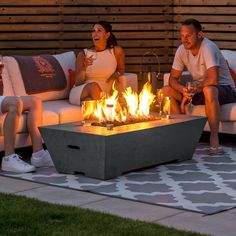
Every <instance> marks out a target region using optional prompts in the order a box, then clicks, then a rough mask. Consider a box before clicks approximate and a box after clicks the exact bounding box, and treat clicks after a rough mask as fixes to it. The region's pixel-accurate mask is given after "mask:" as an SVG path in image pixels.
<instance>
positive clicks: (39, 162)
mask: <svg viewBox="0 0 236 236" xmlns="http://www.w3.org/2000/svg"><path fill="white" fill-rule="evenodd" d="M31 164H32V165H33V166H35V167H49V166H54V164H53V161H52V158H51V156H50V154H49V152H48V150H44V153H43V155H41V156H40V157H35V156H34V155H32V157H31Z"/></svg>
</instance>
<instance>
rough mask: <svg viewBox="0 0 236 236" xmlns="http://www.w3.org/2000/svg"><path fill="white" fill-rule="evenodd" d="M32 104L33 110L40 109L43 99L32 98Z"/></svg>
mask: <svg viewBox="0 0 236 236" xmlns="http://www.w3.org/2000/svg"><path fill="white" fill-rule="evenodd" d="M29 98H30V104H31V107H32V108H37V109H38V108H39V107H41V106H42V101H41V99H39V98H37V97H35V96H30V97H29Z"/></svg>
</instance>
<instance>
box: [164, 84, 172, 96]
mask: <svg viewBox="0 0 236 236" xmlns="http://www.w3.org/2000/svg"><path fill="white" fill-rule="evenodd" d="M161 91H162V93H163V94H164V95H165V96H168V95H170V94H171V91H172V88H171V87H170V86H164V87H163V88H161Z"/></svg>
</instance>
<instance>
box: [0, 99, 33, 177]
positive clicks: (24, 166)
mask: <svg viewBox="0 0 236 236" xmlns="http://www.w3.org/2000/svg"><path fill="white" fill-rule="evenodd" d="M1 109H2V113H7V115H6V117H5V121H4V145H5V156H4V157H3V159H2V170H3V171H12V172H17V173H25V172H32V171H34V170H35V167H34V166H32V165H30V164H28V163H26V162H24V161H22V160H21V157H20V156H19V155H17V154H15V138H16V132H17V128H18V124H19V118H20V116H21V113H22V110H23V103H22V100H21V99H20V98H19V97H6V98H4V100H3V102H2V106H1Z"/></svg>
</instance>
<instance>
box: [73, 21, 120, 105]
mask: <svg viewBox="0 0 236 236" xmlns="http://www.w3.org/2000/svg"><path fill="white" fill-rule="evenodd" d="M92 40H93V44H94V46H93V47H91V48H86V49H84V50H83V51H81V52H80V53H79V54H78V57H77V60H76V72H75V86H74V87H73V88H72V89H71V92H70V97H69V100H70V103H72V104H75V105H80V104H81V102H82V101H85V100H96V99H99V98H100V94H101V92H105V93H107V94H109V93H110V92H111V88H112V83H113V81H114V80H117V79H118V78H119V76H120V75H122V74H124V71H125V54H124V50H123V49H122V48H121V47H119V46H117V41H116V38H115V36H114V34H113V33H112V26H111V25H110V24H109V23H108V22H107V21H99V22H98V23H96V24H94V26H93V31H92Z"/></svg>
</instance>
